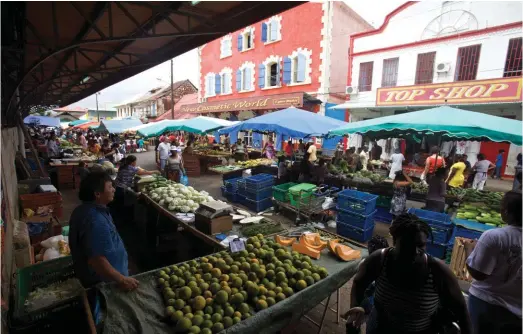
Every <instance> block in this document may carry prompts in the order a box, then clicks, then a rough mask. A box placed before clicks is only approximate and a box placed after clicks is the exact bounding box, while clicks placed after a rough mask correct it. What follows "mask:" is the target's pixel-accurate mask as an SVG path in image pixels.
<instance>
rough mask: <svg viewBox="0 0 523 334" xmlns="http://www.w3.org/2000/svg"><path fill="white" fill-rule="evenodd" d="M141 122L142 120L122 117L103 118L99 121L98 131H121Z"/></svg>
mask: <svg viewBox="0 0 523 334" xmlns="http://www.w3.org/2000/svg"><path fill="white" fill-rule="evenodd" d="M141 124H142V122H141V121H140V120H139V119H122V120H118V121H114V120H113V121H106V120H103V121H102V122H100V126H99V127H98V131H100V132H104V131H107V132H109V133H122V132H124V131H126V130H128V129H130V128H133V127H135V126H138V125H141Z"/></svg>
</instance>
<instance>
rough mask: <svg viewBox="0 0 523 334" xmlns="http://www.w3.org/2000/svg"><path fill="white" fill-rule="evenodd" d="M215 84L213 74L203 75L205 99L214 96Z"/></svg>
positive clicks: (214, 75)
mask: <svg viewBox="0 0 523 334" xmlns="http://www.w3.org/2000/svg"><path fill="white" fill-rule="evenodd" d="M215 84H216V74H215V73H213V72H210V73H207V75H205V97H213V96H216V87H215ZM209 86H210V87H209Z"/></svg>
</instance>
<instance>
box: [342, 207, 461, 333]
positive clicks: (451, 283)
mask: <svg viewBox="0 0 523 334" xmlns="http://www.w3.org/2000/svg"><path fill="white" fill-rule="evenodd" d="M390 234H391V235H392V240H393V244H394V246H393V247H391V248H385V249H382V250H381V251H377V252H374V253H372V254H370V255H369V257H367V258H366V259H365V261H363V262H362V264H361V265H360V267H359V269H358V273H357V274H356V276H355V277H354V283H353V285H352V290H351V309H350V310H349V311H348V312H347V313H346V314H345V317H346V318H348V320H347V321H348V324H350V325H352V326H354V327H358V328H359V327H360V326H361V324H362V323H363V321H364V318H365V310H364V309H363V307H362V301H363V299H364V293H365V289H366V288H367V287H368V286H369V285H370V284H371V282H373V281H375V282H376V291H375V295H374V308H373V309H372V311H371V314H370V316H369V319H368V320H367V334H382V333H384V334H385V333H386V334H413V333H416V334H436V333H443V327H445V326H447V325H451V322H453V321H454V322H457V324H458V325H459V327H460V329H461V333H463V334H469V333H471V332H470V319H469V316H468V313H467V306H466V303H465V300H464V298H463V295H462V294H461V290H460V287H459V285H458V282H457V280H456V278H455V277H454V274H453V273H452V272H451V271H450V269H449V268H448V267H447V266H446V265H445V264H444V263H443V262H441V261H439V260H437V259H434V258H432V257H431V256H430V255H428V254H426V252H425V248H426V242H427V239H428V238H429V237H430V238H432V230H431V228H430V226H429V225H428V224H427V223H425V222H424V221H422V220H421V219H419V218H418V217H417V216H415V215H412V214H408V213H405V214H401V215H399V216H398V217H396V219H394V221H393V222H392V225H391V227H390Z"/></svg>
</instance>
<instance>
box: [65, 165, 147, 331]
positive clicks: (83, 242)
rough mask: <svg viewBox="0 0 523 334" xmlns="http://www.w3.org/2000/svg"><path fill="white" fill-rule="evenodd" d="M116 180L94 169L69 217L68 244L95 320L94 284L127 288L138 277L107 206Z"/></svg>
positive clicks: (83, 182) (134, 282)
mask: <svg viewBox="0 0 523 334" xmlns="http://www.w3.org/2000/svg"><path fill="white" fill-rule="evenodd" d="M114 192H115V190H114V188H113V183H112V180H111V178H110V177H109V175H107V174H106V173H103V172H101V173H100V172H98V173H91V174H89V175H87V176H86V178H85V179H84V180H83V181H82V183H81V184H80V192H79V197H80V200H81V201H82V202H83V203H82V204H81V205H80V206H78V207H77V208H76V209H75V210H74V211H73V213H72V215H71V218H70V219H69V226H70V230H69V245H70V248H71V255H72V258H73V266H74V270H75V274H76V276H77V277H78V279H79V280H80V282H81V283H82V285H83V286H84V288H86V289H88V290H87V295H88V299H89V303H90V305H91V310H92V313H93V315H94V317H95V321H96V320H97V319H99V316H98V315H99V311H100V309H99V303H98V298H97V296H96V290H95V289H94V288H93V289H91V288H92V287H94V286H95V285H96V284H98V283H100V282H116V283H117V284H118V285H119V286H120V288H122V289H123V290H124V291H130V290H134V289H136V288H137V287H138V281H137V280H136V279H134V278H132V277H128V276H129V270H128V259H127V251H126V250H125V246H124V244H123V242H122V239H121V238H120V235H119V234H118V232H117V231H116V228H115V226H114V224H113V219H112V217H111V214H110V212H109V209H108V208H107V204H109V203H110V202H111V201H112V200H113V198H114Z"/></svg>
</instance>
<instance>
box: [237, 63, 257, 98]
mask: <svg viewBox="0 0 523 334" xmlns="http://www.w3.org/2000/svg"><path fill="white" fill-rule="evenodd" d="M247 68H250V69H251V77H250V80H251V89H249V90H246V89H245V82H246V80H245V79H249V78H246V77H245V69H247ZM255 68H256V66H255V65H254V63H253V62H249V61H247V62H245V63H243V64H242V66H240V68H239V70H240V71H241V81H240V87H241V89H240V90H239V91H238V93H246V92H254V90H255V89H256V87H255V85H256V69H255ZM235 83H236V78H235Z"/></svg>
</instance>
